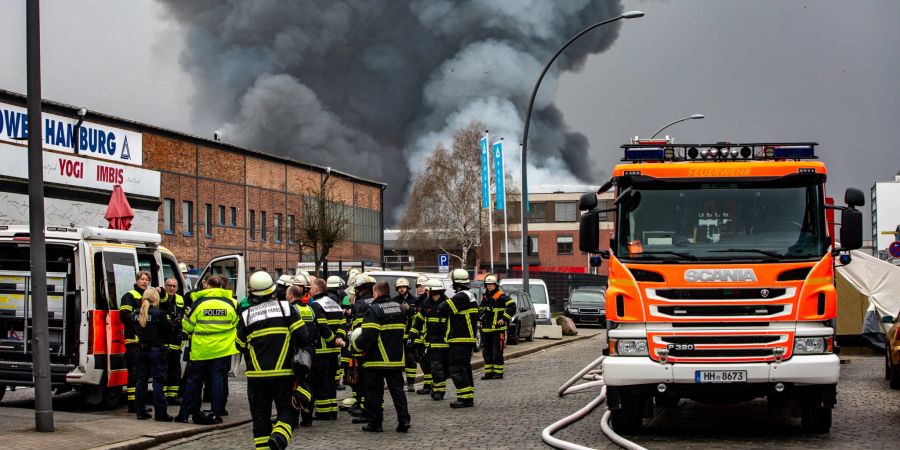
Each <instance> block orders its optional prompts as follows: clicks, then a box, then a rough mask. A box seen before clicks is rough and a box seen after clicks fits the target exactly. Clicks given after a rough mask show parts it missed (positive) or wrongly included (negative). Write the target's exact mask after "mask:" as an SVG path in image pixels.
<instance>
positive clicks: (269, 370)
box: [235, 271, 309, 450]
mask: <svg viewBox="0 0 900 450" xmlns="http://www.w3.org/2000/svg"><path fill="white" fill-rule="evenodd" d="M290 289H294V287H293V286H291V288H290ZM294 290H295V292H296V289H294ZM273 291H275V282H274V281H273V280H272V277H271V276H270V275H269V274H268V273H266V272H262V271H260V272H255V273H254V274H253V275H251V276H250V293H251V295H250V297H249V302H250V305H249V307H247V308H245V309H243V310H242V311H241V316H240V322H239V325H238V331H237V339H236V341H235V342H236V344H237V346H238V347H240V348H241V351H242V352H243V353H244V356H245V358H244V360H245V361H247V372H246V374H247V400H248V402H249V403H250V415H251V417H252V418H253V443H254V444H255V446H256V448H257V449H278V450H281V449H284V448H285V447H287V446H288V444H289V443H290V441H291V437H292V436H293V430H292V429H291V428H292V424H293V423H294V422H295V421H296V418H297V413H296V412H295V411H294V408H293V407H292V405H291V389H292V386H293V384H294V375H295V372H294V369H293V367H292V365H293V359H294V358H293V355H294V354H295V353H296V351H297V349H299V348H302V347H304V346H306V345H308V344H309V336H308V335H307V331H306V328H308V327H306V326H305V325H304V322H303V320H301V319H300V315H299V314H298V312H297V309H296V308H292V307H291V305H290V304H289V303H288V302H287V301H284V300H276V299H274V298H273V297H272V293H273ZM286 295H287V293H286ZM273 403H274V404H275V411H276V419H275V423H274V424H273V423H272V404H273Z"/></svg>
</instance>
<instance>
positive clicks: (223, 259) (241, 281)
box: [198, 254, 247, 300]
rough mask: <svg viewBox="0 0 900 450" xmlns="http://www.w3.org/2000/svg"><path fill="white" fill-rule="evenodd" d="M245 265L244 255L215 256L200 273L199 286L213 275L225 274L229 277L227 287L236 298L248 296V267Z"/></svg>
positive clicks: (240, 298)
mask: <svg viewBox="0 0 900 450" xmlns="http://www.w3.org/2000/svg"><path fill="white" fill-rule="evenodd" d="M245 267H246V266H244V256H243V255H237V254H235V255H225V256H219V257H218V258H213V259H212V260H211V261H210V262H209V264H207V265H206V268H205V269H203V273H201V274H200V284H199V286H202V285H203V283H205V282H206V279H207V278H209V277H211V276H212V275H225V277H226V278H228V286H227V289H231V290H232V292H233V293H234V297H235V298H237V299H238V300H242V299H243V298H245V297H246V296H247V269H246V268H245ZM199 286H198V287H199Z"/></svg>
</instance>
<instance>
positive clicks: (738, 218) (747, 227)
mask: <svg viewBox="0 0 900 450" xmlns="http://www.w3.org/2000/svg"><path fill="white" fill-rule="evenodd" d="M806 183H807V184H809V182H808V181H807V182H806ZM623 195H624V197H623V198H622V201H621V202H620V203H619V205H618V208H619V214H617V216H618V224H617V226H616V228H617V230H618V232H617V234H618V235H617V238H618V243H619V244H618V249H617V250H616V256H617V257H619V258H620V259H630V260H642V261H646V260H659V261H698V260H704V261H731V260H759V259H762V260H772V261H777V260H783V259H812V258H820V257H821V256H822V255H823V254H824V252H825V250H826V246H825V243H824V242H825V233H824V209H823V205H822V203H823V202H822V193H821V189H820V188H819V185H818V184H813V185H798V183H797V182H784V181H778V182H766V183H762V182H739V183H678V182H667V183H661V182H648V183H642V184H640V185H635V186H632V187H631V188H630V190H629V192H623Z"/></svg>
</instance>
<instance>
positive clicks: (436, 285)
mask: <svg viewBox="0 0 900 450" xmlns="http://www.w3.org/2000/svg"><path fill="white" fill-rule="evenodd" d="M425 287H426V288H428V290H429V291H431V292H444V291H446V290H447V288H445V287H444V283H442V282H441V280H438V279H436V278H430V279H428V281H426V282H425Z"/></svg>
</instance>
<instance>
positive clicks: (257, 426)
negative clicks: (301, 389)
mask: <svg viewBox="0 0 900 450" xmlns="http://www.w3.org/2000/svg"><path fill="white" fill-rule="evenodd" d="M293 385H294V378H293V377H274V378H250V379H248V380H247V401H248V403H249V404H250V414H251V415H252V417H253V443H254V444H256V448H258V449H262V448H265V449H268V448H285V447H286V446H287V444H288V442H290V439H291V436H292V435H293V431H292V430H291V424H292V423H294V422H296V421H297V417H296V415H297V412H296V411H295V410H294V407H293V406H292V405H291V391H292V389H293ZM273 402H274V403H275V415H276V418H275V423H274V424H273V423H272V419H271V417H272V403H273ZM282 440H283V442H282Z"/></svg>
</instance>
